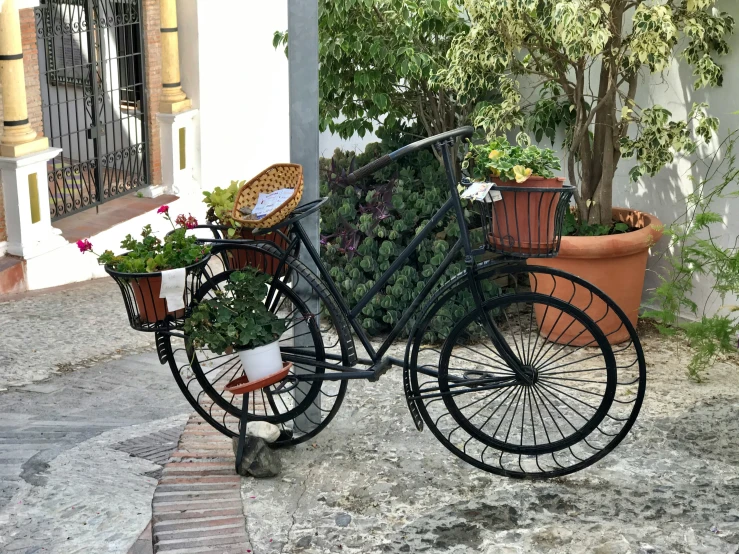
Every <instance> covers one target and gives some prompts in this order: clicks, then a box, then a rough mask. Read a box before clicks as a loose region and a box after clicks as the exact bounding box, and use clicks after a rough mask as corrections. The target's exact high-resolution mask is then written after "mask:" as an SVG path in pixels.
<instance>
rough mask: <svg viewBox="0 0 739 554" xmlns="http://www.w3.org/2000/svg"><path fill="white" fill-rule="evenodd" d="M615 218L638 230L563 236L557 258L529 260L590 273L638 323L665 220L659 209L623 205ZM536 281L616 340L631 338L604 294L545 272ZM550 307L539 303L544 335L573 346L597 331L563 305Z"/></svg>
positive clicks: (590, 278)
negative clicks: (653, 253) (652, 257)
mask: <svg viewBox="0 0 739 554" xmlns="http://www.w3.org/2000/svg"><path fill="white" fill-rule="evenodd" d="M613 219H614V221H617V222H623V223H627V224H628V225H629V226H631V227H636V228H638V230H637V231H633V232H630V233H623V234H619V235H608V236H603V237H562V243H561V245H560V250H559V255H558V256H557V257H556V258H547V259H537V260H530V261H529V264H530V265H541V266H546V267H552V268H555V269H560V270H562V271H566V272H567V273H572V274H574V275H577V276H578V277H581V278H583V279H585V280H586V281H588V282H590V283H592V284H593V285H595V286H596V287H598V288H599V289H600V290H602V291H603V292H604V293H605V294H606V295H608V296H609V297H611V298H612V299H613V300H614V301H615V302H616V304H618V306H619V307H620V308H621V309H622V310H623V311H624V312H625V313H626V315H627V316H628V318H629V320H630V321H631V323H632V324H634V325H636V322H637V319H638V317H639V306H640V305H641V298H642V290H643V288H644V277H645V274H646V269H647V258H648V257H649V249H650V248H651V247H652V246H653V245H654V244H655V243H656V242H657V241H658V240H659V239H660V237H662V222H661V221H660V220H659V219H657V218H656V217H655V216H653V215H649V214H645V213H642V212H637V211H634V210H628V209H623V208H614V210H613ZM532 286H533V288H534V290H535V291H536V292H540V293H543V294H547V295H549V294H552V295H553V296H555V297H557V298H560V299H562V300H565V301H567V302H570V303H572V304H574V305H575V306H577V307H578V308H580V309H582V310H584V311H585V312H586V313H587V314H588V315H589V316H590V317H591V318H592V319H593V320H595V321H596V322H598V325H599V326H600V328H601V330H603V332H604V333H605V334H606V336H607V337H608V340H609V342H610V343H611V344H620V343H622V342H624V341H626V340H628V338H629V332H628V330H627V329H625V328H624V327H623V326H622V325H621V320H620V319H619V318H618V317H617V316H616V314H615V313H613V310H608V309H607V306H606V304H605V303H604V302H603V301H602V300H600V299H598V298H594V297H593V296H592V295H591V294H590V292H588V291H587V290H586V289H584V288H582V287H580V286H575V287H574V290H573V286H572V284H571V283H569V282H565V281H564V280H563V279H559V278H556V277H551V276H549V275H543V274H537V275H536V279H535V280H532ZM544 312H545V310H544V307H542V306H537V307H536V316H537V322H538V324H539V328H540V332H541V333H542V335H543V336H545V337H548V338H549V339H550V340H554V341H555V342H558V343H561V344H567V343H569V344H571V345H573V346H584V345H587V344H590V343H591V342H592V336H591V335H590V334H589V333H585V332H583V328H582V327H581V326H579V325H576V324H573V325H570V323H572V318H569V317H568V316H566V315H564V314H562V313H561V312H559V311H558V310H551V309H550V310H548V311H546V314H545V313H544ZM568 326H569V328H568Z"/></svg>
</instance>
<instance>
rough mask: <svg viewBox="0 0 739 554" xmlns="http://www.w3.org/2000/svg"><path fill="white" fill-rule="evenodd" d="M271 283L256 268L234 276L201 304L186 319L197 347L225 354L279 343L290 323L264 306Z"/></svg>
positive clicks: (187, 330) (269, 279)
mask: <svg viewBox="0 0 739 554" xmlns="http://www.w3.org/2000/svg"><path fill="white" fill-rule="evenodd" d="M271 280H272V277H271V276H270V275H266V274H264V273H260V272H258V271H257V270H256V269H254V268H247V269H245V270H244V271H236V272H234V273H232V274H231V275H230V276H229V278H228V282H227V283H226V285H225V286H224V288H223V290H218V291H216V293H215V297H214V298H211V299H208V300H205V301H203V302H200V303H199V304H198V305H197V306H195V307H194V308H193V310H192V314H191V315H190V317H188V318H187V319H186V320H185V332H186V333H187V334H188V336H189V337H190V340H192V343H193V345H194V346H195V347H196V348H202V347H206V348H208V349H209V350H210V351H211V352H213V353H215V354H223V353H224V352H225V351H226V350H227V349H229V348H234V349H236V350H251V349H254V348H259V347H260V346H266V345H268V344H271V343H273V342H275V341H276V340H279V338H280V336H282V334H283V333H284V332H285V331H286V329H287V323H286V321H285V320H284V319H280V318H279V317H277V315H275V314H273V313H272V312H270V311H269V310H268V309H267V307H266V306H265V305H264V296H265V295H266V294H267V287H268V283H269V282H270V281H271Z"/></svg>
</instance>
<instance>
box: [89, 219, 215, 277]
mask: <svg viewBox="0 0 739 554" xmlns="http://www.w3.org/2000/svg"><path fill="white" fill-rule="evenodd" d="M167 218H169V216H167ZM197 240H198V239H197V237H195V236H193V235H187V229H184V228H181V229H176V230H175V231H173V232H172V233H170V234H169V235H167V236H166V237H165V238H164V240H161V239H159V238H157V237H155V236H154V235H153V234H152V231H151V225H147V226H146V227H144V229H143V231H142V232H141V240H136V239H135V238H133V237H132V236H131V235H127V236H126V238H125V239H123V241H122V242H121V248H123V249H124V250H126V251H127V253H126V254H124V255H122V256H116V255H115V254H113V252H111V251H110V250H106V251H105V252H103V253H102V254H101V255H100V256H99V257H98V261H99V262H100V264H101V265H106V266H108V267H110V268H111V269H113V270H114V271H120V272H121V273H156V272H159V271H166V270H168V269H177V268H180V267H188V266H190V265H192V264H194V263H197V262H199V261H200V260H202V259H203V258H204V257H205V256H206V255H207V254H208V253H209V252H210V246H204V245H202V244H198V242H197Z"/></svg>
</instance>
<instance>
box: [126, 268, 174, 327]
mask: <svg viewBox="0 0 739 554" xmlns="http://www.w3.org/2000/svg"><path fill="white" fill-rule="evenodd" d="M131 290H133V296H134V298H135V299H136V306H137V307H138V309H139V318H140V320H141V321H142V322H144V323H156V322H157V321H162V320H164V319H166V317H167V316H168V315H173V316H174V317H175V318H176V319H179V318H182V317H184V316H185V310H178V311H176V312H174V313H172V314H170V313H169V310H168V309H167V301H166V300H165V299H164V298H159V294H160V292H161V290H162V277H161V275H155V276H152V277H140V278H138V279H131ZM185 302H187V300H185Z"/></svg>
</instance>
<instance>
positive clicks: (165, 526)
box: [149, 516, 243, 533]
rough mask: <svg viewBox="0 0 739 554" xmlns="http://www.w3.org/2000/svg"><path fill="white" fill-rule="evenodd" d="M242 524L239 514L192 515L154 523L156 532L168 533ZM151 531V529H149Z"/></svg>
mask: <svg viewBox="0 0 739 554" xmlns="http://www.w3.org/2000/svg"><path fill="white" fill-rule="evenodd" d="M235 524H239V525H242V524H243V519H242V518H241V516H238V517H200V518H197V517H193V518H189V519H184V520H183V519H175V520H171V521H158V522H156V523H154V529H156V530H157V533H169V532H170V531H175V530H188V529H202V528H203V527H209V526H212V527H220V526H222V525H235ZM149 531H150V532H151V529H150V530H149Z"/></svg>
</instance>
